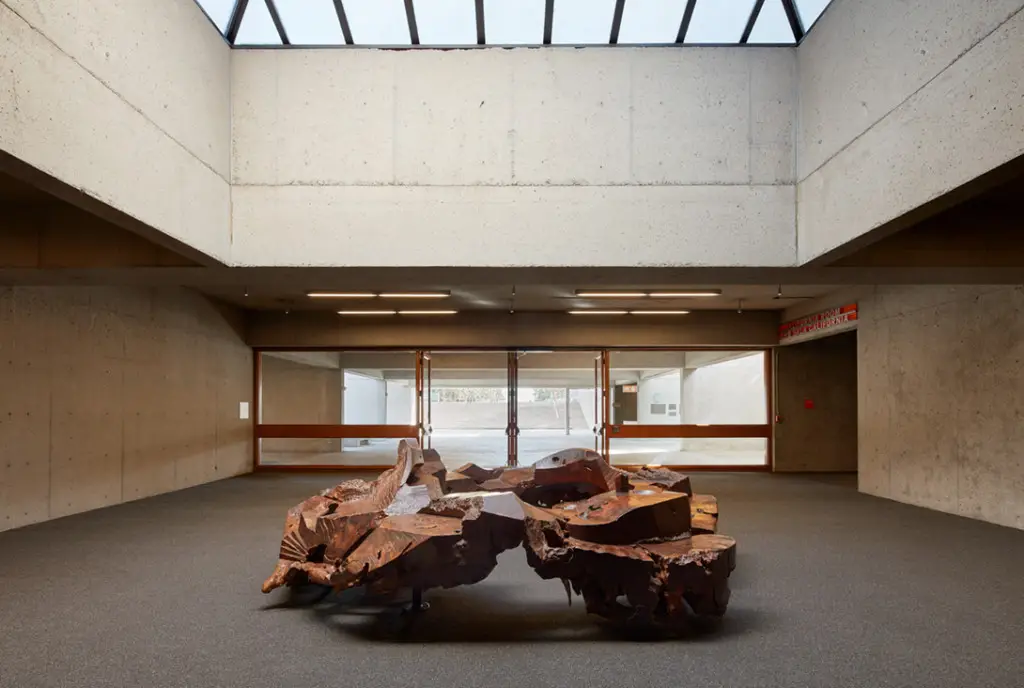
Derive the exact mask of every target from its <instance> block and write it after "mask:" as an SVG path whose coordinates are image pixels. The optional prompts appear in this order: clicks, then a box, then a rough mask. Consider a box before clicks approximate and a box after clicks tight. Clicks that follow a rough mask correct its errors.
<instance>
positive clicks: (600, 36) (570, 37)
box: [551, 0, 615, 45]
mask: <svg viewBox="0 0 1024 688" xmlns="http://www.w3.org/2000/svg"><path fill="white" fill-rule="evenodd" d="M614 13H615V0H555V18H554V22H553V23H552V25H551V42H552V43H555V44H558V45H583V44H595V43H598V44H599V43H604V44H607V43H608V40H609V38H610V37H611V35H612V15H613V14H614Z"/></svg>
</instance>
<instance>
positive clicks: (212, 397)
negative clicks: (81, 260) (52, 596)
mask: <svg viewBox="0 0 1024 688" xmlns="http://www.w3.org/2000/svg"><path fill="white" fill-rule="evenodd" d="M240 328H241V324H240V322H238V318H237V314H236V315H235V316H231V315H230V314H229V315H228V316H225V314H224V313H222V312H221V311H220V310H219V309H218V308H217V307H215V306H214V305H213V304H211V303H210V302H208V301H207V300H206V299H204V298H203V297H201V296H199V295H197V294H194V293H190V292H186V291H184V290H150V289H135V288H100V287H89V288H84V287H82V288H72V287H15V288H4V289H0V352H2V355H0V380H2V384H0V530H5V529H8V528H16V527H18V526H22V525H26V524H29V523H35V522H38V521H45V520H47V519H51V518H58V517H60V516H66V515H68V514H73V513H77V512H80V511H86V510H89V509H95V508H98V507H103V506H109V505H111V504H118V503H120V502H125V501H130V500H133V499H139V498H142V497H148V496H151V495H155V494H160V493H162V492H169V491H171V490H177V489H181V488H184V487H190V486H192V485H198V484H200V483H205V482H209V481H212V480H217V479H220V478H225V477H229V476H233V475H238V474H240V473H244V472H247V471H249V470H251V466H252V452H251V447H252V425H251V421H249V420H241V419H240V418H239V402H243V401H245V402H251V400H252V352H251V350H250V348H249V347H248V345H247V344H246V343H245V342H244V341H243V339H242V337H241V335H240V334H239V331H238V330H240Z"/></svg>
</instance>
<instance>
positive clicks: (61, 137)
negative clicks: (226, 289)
mask: <svg viewBox="0 0 1024 688" xmlns="http://www.w3.org/2000/svg"><path fill="white" fill-rule="evenodd" d="M0 35H2V36H3V37H4V40H3V41H2V42H0V64H2V65H3V66H4V68H3V69H0V150H3V151H5V152H7V153H9V154H11V155H13V156H14V157H15V158H18V159H19V160H21V161H23V162H25V163H28V164H29V165H31V166H33V167H35V168H37V169H40V170H42V171H43V172H46V173H47V174H49V175H51V176H53V177H56V178H57V179H58V180H60V181H62V182H64V183H66V184H68V185H69V186H71V187H74V188H76V189H80V190H82V191H84V192H85V193H86V194H88V195H90V196H92V197H93V198H95V199H98V200H99V201H102V202H104V203H106V204H108V205H110V206H112V207H114V208H115V209H117V210H119V211H121V212H124V213H126V214H127V215H129V216H132V217H134V218H136V219H138V220H140V221H142V222H144V223H145V224H147V225H149V226H151V227H153V228H154V229H156V230H158V231H160V232H163V233H164V234H167V235H168V236H171V237H173V238H175V239H178V240H180V241H182V242H184V243H186V244H188V245H189V246H191V247H193V248H196V249H198V250H200V251H202V252H203V253H205V254H207V255H208V256H211V257H213V258H216V259H218V260H222V261H227V260H228V259H229V244H230V207H229V204H230V191H229V167H230V145H229V144H230V126H231V124H230V86H229V80H230V69H229V63H230V50H229V49H228V47H227V45H226V44H225V43H224V41H223V39H222V38H221V37H220V36H219V35H218V34H217V31H216V29H215V28H214V27H213V26H212V25H211V24H210V22H209V21H208V20H207V19H206V17H205V16H204V15H203V13H202V11H201V10H200V9H199V7H198V6H197V5H196V4H195V2H193V1H192V0H168V1H166V2H151V1H146V2H142V1H138V0H113V1H111V2H103V3H68V2H59V3H58V2H52V1H50V2H34V1H30V0H0Z"/></svg>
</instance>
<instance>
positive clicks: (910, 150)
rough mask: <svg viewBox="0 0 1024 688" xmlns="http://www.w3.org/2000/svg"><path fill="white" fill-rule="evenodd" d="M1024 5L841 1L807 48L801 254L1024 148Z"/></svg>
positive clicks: (1022, 0) (1003, 0) (868, 226)
mask: <svg viewBox="0 0 1024 688" xmlns="http://www.w3.org/2000/svg"><path fill="white" fill-rule="evenodd" d="M1022 7H1024V0H985V1H984V2H966V1H965V0H899V1H894V0H834V2H833V3H832V5H831V6H830V7H829V8H828V11H827V12H825V14H824V15H823V16H822V18H821V20H820V21H819V22H818V23H817V25H816V26H815V27H814V30H813V31H811V32H810V34H808V37H807V39H806V40H805V41H804V43H803V44H802V45H801V47H800V49H799V72H800V77H799V83H800V85H799V94H800V105H799V134H798V137H799V138H798V146H797V148H798V179H799V180H800V183H799V190H798V207H799V216H798V228H799V230H798V235H799V236H798V244H799V259H800V261H801V262H805V261H808V260H811V259H813V258H815V257H817V256H820V255H822V254H824V253H826V252H828V251H831V250H832V249H835V248H836V247H838V246H841V245H843V244H845V243H846V242H848V241H850V240H852V239H855V238H856V237H858V236H860V235H861V234H864V233H865V232H868V231H870V230H872V229H874V228H876V227H878V226H880V225H882V224H884V223H886V222H889V221H890V220H893V219H894V218H897V217H899V216H901V215H903V214H904V213H906V212H908V211H910V210H913V209H914V208H917V207H918V206H920V205H922V204H924V203H926V202H928V201H930V200H932V199H934V198H936V197H938V196H940V195H942V194H944V193H946V192H948V191H950V190H952V189H954V188H956V187H957V186H960V185H961V184H964V183H965V182H968V181H970V180H971V179H974V178H975V177H977V176H979V175H981V174H983V173H985V172H988V171H989V170H991V169H993V168H995V167H997V166H999V165H1001V164H1003V163H1005V162H1007V161H1009V160H1012V159H1013V158H1015V157H1017V156H1019V155H1021V154H1024V108H1022V107H1021V99H1022V97H1024V79H1022V78H1021V74H1022V70H1024V13H1022V12H1021V9H1022Z"/></svg>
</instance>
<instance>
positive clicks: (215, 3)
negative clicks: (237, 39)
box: [199, 0, 235, 33]
mask: <svg viewBox="0 0 1024 688" xmlns="http://www.w3.org/2000/svg"><path fill="white" fill-rule="evenodd" d="M199 6H200V7H202V8H203V11H204V12H206V16H208V17H209V18H210V19H211V20H212V21H213V23H214V24H216V25H217V28H218V29H220V32H221V33H224V32H225V31H226V30H227V28H228V20H229V19H231V10H232V9H233V8H234V6H235V0H199Z"/></svg>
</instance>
